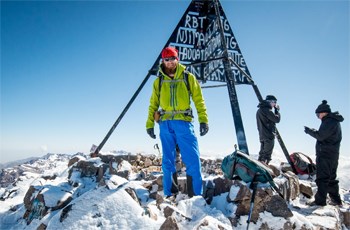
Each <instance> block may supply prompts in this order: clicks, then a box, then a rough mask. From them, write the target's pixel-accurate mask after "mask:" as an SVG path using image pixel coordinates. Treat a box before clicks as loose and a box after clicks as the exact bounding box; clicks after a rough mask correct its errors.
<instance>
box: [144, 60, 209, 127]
mask: <svg viewBox="0 0 350 230" xmlns="http://www.w3.org/2000/svg"><path fill="white" fill-rule="evenodd" d="M185 68H186V67H185V66H184V65H182V64H180V63H178V65H177V68H176V73H175V76H174V79H172V78H170V77H169V76H167V75H166V74H165V73H164V72H163V70H162V68H161V67H160V68H159V74H161V75H163V82H162V84H161V89H160V90H159V80H160V78H159V77H157V78H156V79H155V80H154V82H153V91H152V96H151V99H150V105H149V108H148V118H147V122H146V129H148V128H153V127H154V112H156V111H157V110H158V109H159V107H160V108H161V109H162V110H164V111H166V113H165V114H164V115H163V116H162V117H161V120H163V121H164V120H183V121H192V117H191V116H188V115H185V114H183V113H175V114H171V112H172V111H185V110H188V109H190V108H191V100H190V96H191V97H192V101H193V102H194V105H195V107H196V109H197V114H198V121H199V123H208V115H207V108H206V106H205V103H204V98H203V95H202V89H201V87H200V85H199V83H198V81H197V79H196V77H195V76H194V75H193V74H192V73H188V84H189V89H190V94H191V95H189V91H188V89H187V86H186V83H185V81H184V74H183V72H184V71H185ZM159 99H160V100H159Z"/></svg>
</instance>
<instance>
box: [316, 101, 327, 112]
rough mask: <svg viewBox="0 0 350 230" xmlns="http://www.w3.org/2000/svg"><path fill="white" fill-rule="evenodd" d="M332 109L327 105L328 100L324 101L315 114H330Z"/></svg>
mask: <svg viewBox="0 0 350 230" xmlns="http://www.w3.org/2000/svg"><path fill="white" fill-rule="evenodd" d="M330 112H331V108H330V107H329V105H328V104H327V101H326V100H323V101H322V103H321V104H320V105H319V106H318V107H317V109H316V111H315V113H330Z"/></svg>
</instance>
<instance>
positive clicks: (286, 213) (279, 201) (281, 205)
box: [266, 195, 293, 219]
mask: <svg viewBox="0 0 350 230" xmlns="http://www.w3.org/2000/svg"><path fill="white" fill-rule="evenodd" d="M266 211H268V212H270V213H271V214H272V215H273V216H280V217H283V218H285V219H287V218H288V217H292V216H293V213H292V211H291V210H290V209H289V208H288V205H287V203H286V201H285V200H284V199H283V198H282V197H280V196H279V195H273V196H272V197H271V199H270V200H269V201H268V202H267V203H266Z"/></svg>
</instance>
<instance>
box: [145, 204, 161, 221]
mask: <svg viewBox="0 0 350 230" xmlns="http://www.w3.org/2000/svg"><path fill="white" fill-rule="evenodd" d="M143 209H144V212H143V213H142V215H146V216H148V217H149V218H151V219H152V220H157V219H158V217H157V214H155V213H154V212H153V211H152V209H151V208H150V207H148V206H146V207H144V208H143Z"/></svg>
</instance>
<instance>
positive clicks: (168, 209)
mask: <svg viewBox="0 0 350 230" xmlns="http://www.w3.org/2000/svg"><path fill="white" fill-rule="evenodd" d="M163 213H164V217H165V218H168V217H169V216H171V215H173V213H174V209H172V208H171V207H169V206H166V207H165V208H164V210H163Z"/></svg>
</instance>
